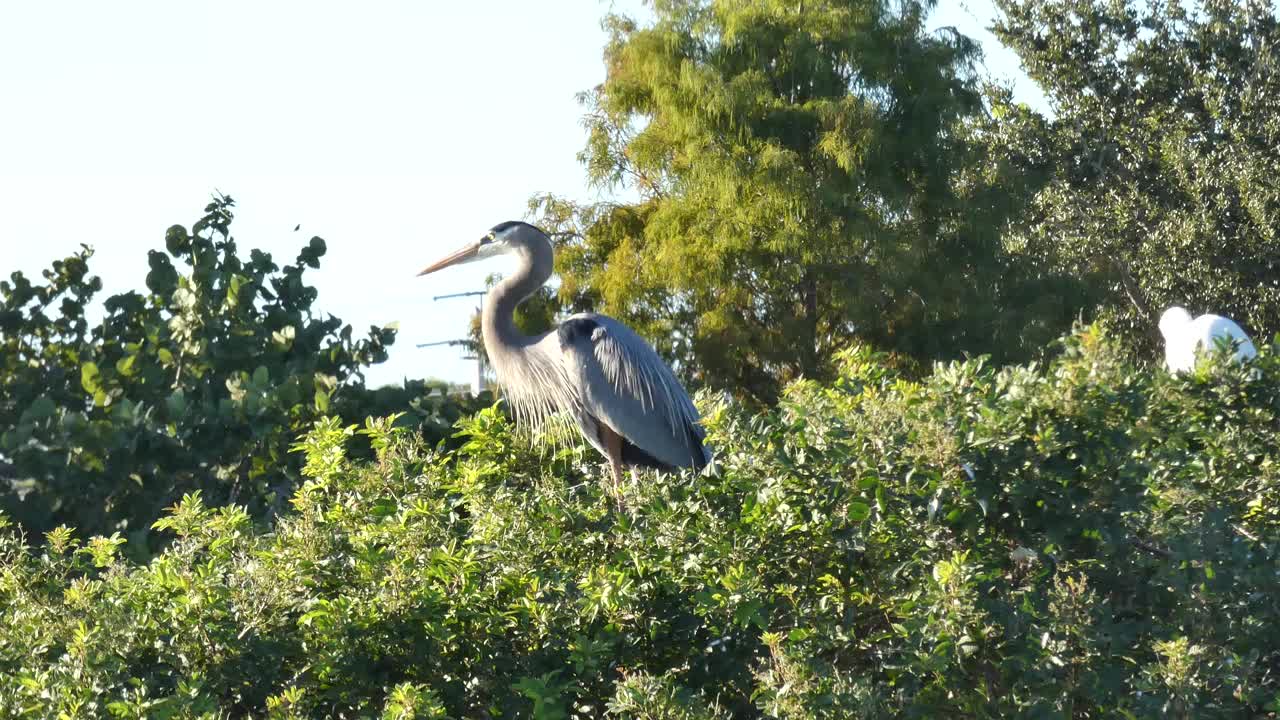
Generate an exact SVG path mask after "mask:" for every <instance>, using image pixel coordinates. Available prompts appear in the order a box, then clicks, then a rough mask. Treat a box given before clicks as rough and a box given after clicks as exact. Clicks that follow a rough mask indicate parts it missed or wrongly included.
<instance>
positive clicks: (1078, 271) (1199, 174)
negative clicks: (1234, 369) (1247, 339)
mask: <svg viewBox="0 0 1280 720" xmlns="http://www.w3.org/2000/svg"><path fill="white" fill-rule="evenodd" d="M997 4H998V5H999V7H1000V9H1001V10H1002V11H1003V12H1004V17H1003V19H1002V20H1001V21H1000V22H999V23H998V24H997V25H996V28H995V29H996V33H997V35H998V36H999V38H1000V39H1001V41H1003V42H1004V43H1005V44H1006V45H1008V46H1009V47H1011V48H1012V49H1013V50H1014V51H1015V52H1017V53H1018V55H1019V57H1021V59H1022V62H1023V63H1024V65H1025V67H1026V69H1027V72H1028V73H1029V74H1030V75H1031V77H1032V78H1034V79H1035V81H1036V82H1037V83H1039V84H1040V86H1041V87H1042V88H1043V90H1044V92H1045V94H1046V96H1047V97H1048V98H1049V101H1050V103H1051V104H1052V107H1053V114H1054V117H1053V118H1052V119H1045V118H1043V117H1039V116H1035V115H1034V114H1028V113H1025V112H1018V111H1017V109H1016V108H1013V107H1011V106H1007V105H1006V106H1005V108H1003V110H1008V113H1007V116H1006V119H1007V122H1006V123H1005V124H1004V126H1003V127H1002V132H1001V134H1000V136H999V139H998V141H997V142H995V143H993V148H995V150H994V151H995V152H999V153H1004V154H1006V155H1010V156H1013V155H1016V156H1019V157H1020V158H1022V159H1023V160H1028V159H1031V160H1032V161H1033V162H1036V163H1038V164H1041V165H1043V166H1044V167H1046V168H1047V169H1049V172H1050V173H1051V179H1050V181H1049V183H1048V184H1047V186H1046V187H1045V188H1044V190H1043V191H1042V192H1040V193H1039V194H1037V195H1036V196H1035V198H1034V201H1033V202H1032V203H1031V204H1030V205H1029V206H1028V208H1027V210H1026V212H1025V214H1024V215H1023V216H1022V217H1021V218H1020V220H1019V221H1018V222H1017V223H1015V225H1014V228H1013V232H1011V233H1010V239H1011V242H1013V243H1015V244H1017V245H1019V246H1021V247H1024V248H1025V250H1026V252H1027V253H1029V254H1032V255H1035V256H1037V257H1039V258H1042V259H1044V260H1045V261H1046V262H1048V263H1049V264H1050V265H1052V266H1053V267H1054V268H1056V269H1057V270H1059V271H1060V272H1063V273H1068V274H1071V275H1073V276H1076V277H1079V278H1082V279H1087V281H1088V282H1089V283H1090V284H1091V285H1093V286H1094V287H1096V288H1097V289H1098V290H1099V293H1098V295H1097V296H1096V299H1095V303H1094V305H1093V308H1092V310H1093V311H1095V312H1101V313H1102V314H1104V315H1107V316H1110V317H1111V318H1112V319H1113V321H1114V322H1115V324H1116V325H1117V326H1118V327H1120V328H1122V329H1123V330H1124V331H1125V332H1126V334H1127V335H1128V336H1129V338H1130V339H1131V340H1132V341H1134V342H1135V343H1136V345H1137V346H1138V347H1143V348H1145V349H1147V350H1154V348H1153V347H1152V344H1153V343H1154V342H1155V341H1156V339H1157V338H1158V335H1157V334H1156V333H1155V320H1156V316H1157V315H1158V314H1159V312H1160V311H1161V310H1162V309H1164V308H1165V307H1168V306H1170V305H1175V304H1176V305H1185V306H1187V307H1188V308H1189V309H1191V310H1192V311H1193V312H1196V313H1199V312H1205V311H1213V312H1218V313H1221V314H1225V315H1230V316H1232V317H1235V318H1236V319H1238V320H1239V321H1240V322H1241V323H1242V324H1244V325H1245V326H1246V327H1247V328H1248V329H1250V330H1251V331H1253V332H1254V333H1270V332H1275V331H1276V330H1278V329H1280V242H1277V241H1278V240H1280V237H1278V236H1277V233H1280V181H1278V178H1280V55H1278V54H1277V53H1280V49H1278V48H1280V26H1278V25H1277V22H1276V11H1275V8H1274V6H1273V5H1271V4H1269V3H1265V2H1257V1H1253V0H1251V1H1249V2H1237V1H1236V0H1208V1H1207V2H1194V3H1191V2H1183V1H1181V0H1167V1H1165V0H1162V1H1161V2H1136V1H1134V0H1125V1H1120V2H1116V1H1112V0H1106V1H1103V0H997Z"/></svg>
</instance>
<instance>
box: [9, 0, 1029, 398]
mask: <svg viewBox="0 0 1280 720" xmlns="http://www.w3.org/2000/svg"><path fill="white" fill-rule="evenodd" d="M610 7H615V8H618V9H621V10H625V11H628V12H633V13H634V12H636V11H637V9H638V8H640V7H641V5H640V2H638V0H618V1H617V2H614V3H610V2H600V1H599V0H557V1H556V2H538V3H533V2H527V1H522V0H489V1H483V2H473V3H454V2H449V3H444V2H428V1H425V0H422V1H417V2H409V1H407V0H406V1H401V2H393V1H390V0H373V1H369V2H361V3H345V2H344V3H338V2H317V1H315V0H311V1H309V2H293V1H288V2H286V1H284V0H272V1H271V2H263V1H262V0H257V1H256V2H246V1H243V0H228V1H224V2H219V3H212V2H206V3H195V2H181V3H176V2H172V0H167V1H161V0H133V1H130V2H122V3H103V2H95V1H90V0H83V1H79V2H72V1H53V0H50V1H45V2H31V3H16V2H11V3H4V4H3V5H2V6H0V104H2V106H3V107H4V111H3V113H0V274H2V275H4V276H7V275H8V274H9V272H11V271H12V270H14V269H20V270H23V271H26V272H28V273H31V274H35V273H38V272H39V270H40V269H41V268H42V267H44V266H45V265H47V263H48V262H49V261H50V260H52V259H54V258H56V257H62V256H64V255H66V254H69V253H70V252H72V251H74V249H75V248H76V247H78V245H79V243H82V242H85V243H88V244H91V245H93V246H94V247H95V248H96V250H97V254H96V256H95V257H94V259H93V260H92V261H91V265H90V266H91V268H92V269H93V270H94V271H95V272H96V273H97V274H99V275H101V276H102V277H103V280H104V282H105V284H106V291H105V292H104V295H103V297H105V296H106V294H109V293H111V292H118V291H123V290H128V289H133V288H139V287H142V285H143V278H144V276H145V274H146V270H147V263H146V252H147V250H148V249H152V248H156V247H159V246H161V245H162V242H163V236H164V230H165V228H166V227H168V226H169V225H172V224H174V223H181V224H183V225H190V223H191V222H192V221H194V220H195V219H196V218H198V217H199V214H200V211H201V209H202V208H203V206H204V204H205V203H206V202H207V200H208V198H209V195H210V193H211V192H212V191H213V190H214V189H215V188H216V189H219V190H221V191H223V192H226V193H228V194H230V195H231V196H232V197H234V198H235V199H236V201H237V204H238V210H237V217H236V222H235V224H234V225H233V229H234V235H235V236H236V238H237V241H238V242H239V243H240V246H241V248H242V249H244V250H245V251H246V252H247V250H248V249H249V248H251V247H258V248H262V249H264V250H267V251H270V252H272V253H274V254H275V255H276V258H277V261H281V260H288V261H292V259H293V257H294V255H295V254H296V252H297V249H298V248H299V247H300V246H301V245H302V243H303V242H304V241H305V240H306V239H307V238H309V237H310V236H311V235H320V236H321V237H323V238H325V240H327V241H328V245H329V254H328V255H327V256H326V257H325V258H324V261H323V262H322V267H321V269H320V270H319V271H313V278H314V281H315V284H316V285H317V287H318V288H319V291H320V299H319V302H318V303H317V305H318V306H319V308H320V309H322V310H324V311H327V312H332V313H333V314H335V315H338V316H339V317H341V318H343V319H344V320H345V321H347V322H351V323H353V324H354V325H355V326H356V327H357V329H362V328H364V327H365V326H367V325H370V324H379V325H381V324H385V323H388V322H392V321H399V323H400V328H401V333H400V337H399V339H398V341H397V343H396V346H395V347H394V348H393V350H392V355H391V360H390V361H389V362H388V363H385V364H383V365H381V366H378V367H376V368H374V369H373V371H372V372H371V373H370V379H371V381H372V382H375V383H382V382H395V381H398V380H399V379H400V378H402V377H405V376H407V377H423V376H436V377H444V378H448V379H451V380H457V381H466V380H468V379H469V378H470V375H471V369H470V368H471V366H470V364H469V363H468V362H466V361H463V360H461V359H460V358H459V353H458V351H457V350H456V349H452V348H433V349H425V350H419V349H415V348H414V347H413V346H414V344H415V343H418V342H426V341H432V340H445V339H451V338H455V337H460V336H461V335H462V334H463V333H464V332H465V329H466V325H467V318H468V315H469V313H470V310H471V308H472V307H473V306H474V303H472V302H469V301H468V300H470V299H464V300H451V301H442V302H438V303H433V302H432V301H431V297H432V296H433V295H438V294H445V293H451V292H460V291H464V290H472V289H480V288H481V287H482V286H483V278H484V276H485V275H486V274H488V273H489V272H494V271H501V270H503V269H504V268H505V267H506V266H505V265H504V263H503V261H501V260H495V261H492V262H490V263H486V264H483V265H470V266H466V267H464V268H456V269H452V270H450V271H447V272H444V273H440V274H438V275H435V276H432V277H431V278H430V279H417V278H415V277H414V272H415V271H416V270H417V269H419V268H421V267H422V266H424V265H425V264H427V263H428V262H430V261H432V260H434V259H436V258H437V257H438V256H439V255H441V254H442V253H444V252H447V251H448V250H451V249H453V248H454V247H456V246H458V245H460V244H461V243H463V242H466V241H468V240H471V239H474V238H475V237H478V236H479V234H480V233H482V232H483V231H484V230H485V229H486V228H488V227H489V226H491V225H493V224H495V223H497V222H500V221H502V220H508V219H517V218H520V217H523V216H524V213H525V209H526V201H527V199H528V197H529V196H530V195H531V194H533V193H535V192H542V191H552V192H556V193H561V194H565V195H569V196H572V197H577V198H586V197H592V196H590V195H588V191H587V190H586V188H585V186H584V184H583V172H582V168H581V167H580V166H579V165H578V163H577V161H576V158H575V155H576V154H577V152H578V151H579V150H580V149H581V147H582V144H583V140H584V135H583V131H582V127H581V124H580V117H581V108H580V107H579V106H578V105H577V103H576V102H575V100H574V95H575V93H577V92H578V91H580V90H584V89H587V88H590V87H591V86H593V85H595V84H597V83H598V82H600V81H601V80H602V79H603V76H604V68H603V64H602V62H601V60H600V51H601V48H602V46H603V43H604V41H605V36H604V33H603V32H602V31H601V30H600V18H601V17H602V16H603V15H604V14H605V13H606V12H607V11H608V10H609V8H610ZM640 12H643V10H640ZM991 12H992V10H991V6H990V3H989V0H972V1H970V2H960V1H958V0H943V2H942V3H940V7H939V11H938V13H937V14H936V15H935V18H934V24H935V25H955V26H957V27H959V28H960V30H961V31H962V32H964V33H965V34H968V35H970V36H971V37H977V38H979V39H980V40H983V41H984V42H983V45H984V50H985V51H986V53H987V61H986V64H987V67H988V70H989V71H990V72H991V73H992V74H993V75H995V76H997V77H1004V78H1008V79H1009V80H1010V81H1013V82H1015V83H1016V84H1017V90H1018V93H1019V96H1020V97H1021V98H1023V99H1024V100H1026V101H1028V102H1032V103H1034V104H1037V105H1039V104H1041V102H1042V100H1041V99H1040V97H1039V94H1038V93H1037V92H1036V91H1035V88H1034V86H1033V85H1032V84H1031V83H1030V82H1029V81H1027V80H1026V79H1025V77H1023V76H1021V73H1020V72H1019V71H1018V70H1017V67H1016V59H1015V58H1013V56H1012V55H1011V54H1010V53H1008V51H1006V50H1004V49H1003V48H1001V47H999V46H998V44H996V43H995V42H994V41H993V40H991V39H990V36H989V35H988V34H987V33H986V32H985V30H984V29H983V28H984V26H985V25H987V24H989V20H990V16H991ZM298 223H301V224H302V230H301V231H300V232H297V233H294V232H293V227H294V225H296V224H298Z"/></svg>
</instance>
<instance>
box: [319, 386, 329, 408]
mask: <svg viewBox="0 0 1280 720" xmlns="http://www.w3.org/2000/svg"><path fill="white" fill-rule="evenodd" d="M316 410H319V411H320V412H322V413H327V412H329V393H327V392H325V391H324V390H316Z"/></svg>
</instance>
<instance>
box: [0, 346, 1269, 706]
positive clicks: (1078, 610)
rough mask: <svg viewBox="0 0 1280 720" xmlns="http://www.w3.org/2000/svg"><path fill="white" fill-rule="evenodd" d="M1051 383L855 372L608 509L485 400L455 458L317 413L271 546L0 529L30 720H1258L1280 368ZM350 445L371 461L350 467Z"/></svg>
mask: <svg viewBox="0 0 1280 720" xmlns="http://www.w3.org/2000/svg"><path fill="white" fill-rule="evenodd" d="M1259 367H1260V369H1261V377H1259V378H1257V379H1254V378H1251V377H1250V375H1249V374H1248V372H1247V371H1245V370H1243V369H1239V368H1231V367H1222V366H1221V365H1218V366H1208V367H1206V368H1205V369H1203V370H1202V371H1201V372H1199V373H1198V374H1195V375H1192V376H1188V377H1182V378H1175V377H1170V376H1168V375H1167V374H1165V373H1163V372H1162V371H1154V372H1153V371H1151V370H1148V369H1145V368H1136V367H1133V366H1131V365H1129V364H1127V363H1126V361H1124V360H1123V359H1121V356H1120V355H1119V354H1118V353H1117V352H1116V351H1115V349H1114V348H1113V347H1111V346H1110V344H1109V343H1108V342H1106V341H1105V339H1104V338H1103V337H1101V336H1100V334H1099V333H1098V332H1096V331H1094V330H1086V331H1083V332H1081V333H1080V334H1078V335H1076V336H1074V337H1072V338H1070V339H1068V340H1067V341H1066V347H1065V352H1064V353H1063V354H1062V356H1061V357H1060V358H1059V359H1058V360H1057V361H1055V362H1054V363H1053V364H1052V365H1049V366H1046V367H1036V366H1030V367H1010V368H1006V369H995V368H992V367H989V366H988V365H986V364H984V363H983V362H981V361H972V362H967V363H963V364H955V365H948V366H940V367H938V368H937V369H936V370H935V372H934V373H933V374H932V375H931V376H930V377H928V378H927V379H925V380H924V381H923V382H921V383H911V382H907V381H905V380H902V379H901V378H899V377H897V376H895V375H894V374H893V372H892V371H891V370H888V369H887V368H886V366H885V365H884V364H882V363H881V362H880V359H879V358H878V357H877V356H875V355H873V354H871V353H870V352H867V351H863V350H853V351H850V352H848V353H846V354H845V355H844V357H843V372H842V374H841V377H840V379H839V380H838V381H837V382H836V383H835V384H834V385H831V386H825V387H824V386H819V385H816V384H812V383H799V384H793V385H792V386H791V387H790V388H789V390H788V391H787V393H786V396H785V398H784V400H783V402H782V403H781V405H780V406H779V407H778V408H777V409H776V410H774V411H771V412H769V413H766V414H760V415H749V414H746V413H744V412H742V411H740V410H738V409H736V408H735V407H732V406H723V405H721V406H711V405H707V406H706V409H707V424H708V426H709V428H710V437H711V439H712V441H713V442H714V443H715V445H716V447H717V448H718V463H717V464H718V468H716V471H715V472H708V473H706V474H703V475H691V474H687V473H686V474H679V475H666V476H656V477H655V476H645V477H644V478H643V480H644V482H642V483H639V484H635V485H631V486H629V487H628V488H627V489H626V492H625V498H624V500H623V501H622V504H621V506H619V505H616V504H615V503H614V501H613V500H612V499H610V496H609V495H608V494H606V493H605V492H604V491H603V490H602V487H601V485H600V483H599V479H600V477H602V475H601V473H600V472H599V469H598V468H597V467H596V466H595V464H594V463H595V461H596V458H595V457H594V456H588V455H584V454H582V452H581V451H580V450H577V449H572V448H569V449H565V448H561V449H558V450H549V449H546V448H543V447H541V446H535V445H530V444H529V443H527V442H526V441H524V440H522V439H521V438H520V437H519V436H518V435H514V434H513V433H512V431H511V428H510V427H509V426H508V425H507V424H506V422H505V421H504V420H503V418H502V415H501V414H500V413H499V412H498V411H497V408H491V409H487V410H484V411H482V412H480V413H478V414H476V415H475V416H474V417H471V418H467V419H464V420H463V421H462V422H461V423H460V424H459V428H460V432H461V439H462V440H463V441H464V444H463V445H462V446H461V448H460V449H458V450H456V451H453V452H451V453H440V452H436V451H432V450H431V449H429V448H427V447H424V445H423V443H422V442H421V441H420V440H418V439H416V438H415V437H414V436H413V434H412V433H406V432H404V431H403V430H396V429H394V428H393V425H392V423H391V422H389V421H386V420H384V421H377V422H371V423H370V424H369V425H368V426H367V427H365V428H364V429H362V430H356V429H355V428H354V427H343V426H342V425H341V424H340V423H339V422H338V421H336V420H332V419H325V420H321V421H319V422H318V423H317V425H316V428H315V429H314V430H313V431H312V432H311V433H310V434H309V435H308V436H307V437H306V438H305V439H304V440H302V441H301V442H300V443H299V444H298V449H299V450H301V451H302V452H301V453H300V454H301V455H302V456H303V457H304V458H305V473H306V475H307V476H308V478H309V480H308V481H307V482H306V484H305V485H304V486H303V487H301V488H300V489H299V490H298V492H297V493H296V494H295V495H294V496H293V498H292V505H293V509H292V512H291V513H290V514H288V515H286V516H285V517H283V518H282V519H281V521H280V522H279V523H278V524H277V527H276V528H275V529H274V532H272V533H270V534H260V533H257V532H255V531H254V530H253V529H252V527H251V523H250V520H249V517H248V516H247V515H246V513H245V512H244V511H243V510H242V509H240V508H238V507H234V506H227V507H221V508H212V507H208V506H206V504H205V503H204V502H202V501H201V499H200V498H199V497H198V496H195V495H192V496H189V497H187V498H186V499H184V500H183V501H182V502H181V503H180V504H178V505H177V506H176V507H175V508H174V509H173V511H172V513H171V514H169V515H168V516H167V517H166V518H165V519H163V520H161V521H160V522H159V523H157V524H158V526H159V527H160V528H162V529H163V530H166V531H169V532H172V533H173V534H174V535H175V536H176V540H175V541H174V542H173V544H172V546H171V547H169V548H168V549H167V550H166V551H165V552H164V553H163V554H160V555H158V556H157V557H155V558H154V559H152V560H151V561H150V562H149V563H148V564H146V565H136V564H133V563H130V562H128V561H127V560H124V559H122V558H121V557H120V555H121V552H120V547H119V546H120V543H121V542H122V541H121V539H120V538H119V537H118V536H112V537H97V538H92V539H82V537H81V535H80V534H79V533H76V532H75V531H73V530H70V529H66V528H60V529H58V530H56V531H54V532H52V533H50V534H49V536H48V538H47V541H45V542H42V543H41V545H40V548H39V549H38V550H34V549H31V548H28V547H27V546H26V545H27V544H29V543H31V542H32V541H33V540H41V539H39V538H23V537H22V536H21V535H20V534H19V533H17V532H13V531H12V529H11V530H9V531H0V537H2V538H3V539H0V709H2V710H0V712H3V713H5V714H7V715H9V716H19V717H46V716H47V717H53V716H56V715H58V714H59V713H65V716H67V717H95V716H106V715H111V716H115V717H197V716H199V717H216V716H220V714H221V715H223V716H224V715H231V716H241V715H246V714H254V715H262V714H264V713H265V714H267V715H268V716H271V717H281V718H284V717H320V716H326V717H329V716H332V717H357V716H371V715H377V714H382V716H384V717H397V718H400V717H444V716H451V717H496V716H519V717H533V718H565V717H593V716H599V715H601V714H603V713H604V712H605V711H606V710H608V711H610V712H612V713H613V714H615V715H618V716H626V717H638V718H727V717H759V716H769V717H784V718H815V717H816V718H825V717H830V718H836V717H997V716H1000V717H1003V716H1024V717H1183V718H1188V717H1244V716H1250V717H1256V716H1262V715H1265V714H1266V713H1268V712H1275V710H1276V709H1277V706H1276V703H1277V699H1278V698H1280V677H1277V670H1278V669H1280V607H1278V603H1280V566H1277V562H1276V550H1277V541H1280V496H1278V495H1277V491H1278V488H1280V484H1278V481H1277V464H1276V463H1277V459H1278V458H1280V446H1278V442H1277V436H1276V432H1275V430H1276V422H1277V413H1278V412H1280V360H1277V357H1276V356H1274V355H1272V354H1271V352H1270V349H1269V348H1264V352H1263V356H1262V357H1261V358H1260V360H1259ZM358 434H360V435H362V436H363V437H364V439H365V440H367V441H368V442H369V443H370V444H371V445H372V447H373V448H374V449H375V450H376V453H377V454H376V457H375V458H374V459H373V460H372V461H369V462H357V461H352V460H350V459H349V458H348V456H347V454H346V453H345V451H344V447H345V446H346V445H347V444H348V443H349V441H350V440H352V439H353V438H354V437H355V436H357V435H358Z"/></svg>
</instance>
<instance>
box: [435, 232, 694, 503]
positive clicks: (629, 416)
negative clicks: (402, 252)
mask: <svg viewBox="0 0 1280 720" xmlns="http://www.w3.org/2000/svg"><path fill="white" fill-rule="evenodd" d="M502 253H512V254H515V255H517V256H518V257H519V258H520V260H521V261H522V262H521V265H520V267H519V269H518V270H517V271H516V272H514V273H512V274H511V275H510V276H508V277H507V278H505V279H504V280H503V281H502V282H500V283H498V284H497V285H496V286H495V287H494V288H493V290H491V291H490V292H489V295H488V298H487V301H486V302H485V304H484V311H483V313H482V315H481V322H480V329H481V333H482V335H483V336H484V346H485V352H486V353H487V354H488V356H489V361H490V362H491V363H492V365H493V369H494V372H495V373H496V375H497V376H498V384H499V385H500V386H501V387H502V389H503V391H504V392H505V393H506V397H507V400H508V402H509V404H510V406H511V408H512V412H513V413H514V414H515V416H516V420H517V422H518V423H522V424H524V425H525V426H531V427H535V428H536V427H540V426H542V425H543V424H545V423H546V422H547V421H548V420H550V419H551V418H552V417H554V416H563V417H569V418H572V419H573V420H574V421H575V422H576V423H577V425H578V429H579V430H580V431H581V432H582V435H583V437H585V438H586V440H587V441H588V442H589V443H591V445H592V446H594V447H595V448H596V449H598V450H599V451H600V452H601V453H603V454H604V455H605V457H606V458H608V459H609V463H610V468H611V470H612V472H613V476H614V479H615V481H620V480H621V468H622V466H623V465H631V466H636V465H640V466H648V467H656V468H679V467H692V468H695V469H700V468H702V467H703V466H705V465H706V464H707V463H709V462H710V460H711V454H710V452H709V451H708V449H707V448H706V446H705V445H704V443H703V442H702V437H703V433H702V429H701V427H699V418H698V411H697V409H696V408H695V407H694V405H693V402H692V401H691V400H690V399H689V395H688V394H687V393H686V392H685V391H684V388H683V387H681V386H680V382H679V381H678V380H677V379H676V376H675V374H674V373H672V372H671V368H669V367H667V365H666V363H664V362H663V361H662V358H660V357H659V356H658V353H657V352H655V351H654V349H653V348H652V347H650V345H649V344H648V343H647V342H645V341H644V340H643V339H642V338H641V337H640V336H639V335H636V334H635V333H634V332H632V330H631V329H630V328H628V327H627V326H626V325H623V324H622V323H620V322H618V321H617V320H614V319H613V318H610V317H606V316H604V315H597V314H595V313H580V314H577V315H573V316H570V317H568V318H566V319H565V320H564V321H562V322H561V323H560V324H559V326H558V327H557V328H556V329H554V330H552V331H551V332H548V333H545V334H542V335H538V336H534V337H530V336H527V335H525V334H523V333H521V332H520V331H519V330H518V329H517V328H516V327H515V322H514V319H513V313H514V311H515V308H516V306H517V305H519V304H520V302H522V301H523V300H524V299H525V298H527V297H529V296H530V295H531V294H533V293H534V292H536V291H537V289H538V288H540V287H542V284H543V283H545V282H546V281H547V278H549V277H550V276H551V270H552V267H553V266H554V255H553V251H552V247H551V241H550V240H549V239H548V238H547V236H546V235H545V234H544V233H543V232H542V231H541V230H538V229H537V228H535V227H533V226H532V225H529V224H527V223H522V222H504V223H500V224H498V225H495V226H494V227H493V229H491V230H490V231H489V233H488V234H487V235H485V237H483V238H481V239H480V241H479V242H476V243H473V244H471V245H468V246H467V247H464V248H462V249H461V250H459V251H457V252H455V253H453V254H452V255H450V256H448V257H446V258H444V259H443V260H441V261H439V262H437V263H435V264H434V265H432V266H430V267H428V268H427V269H426V270H423V271H422V273H420V274H423V275H425V274H427V273H430V272H435V271H436V270H439V269H441V268H444V267H448V266H450V265H455V264H460V263H465V262H472V261H474V260H479V259H483V258H486V257H492V256H494V255H498V254H502Z"/></svg>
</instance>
